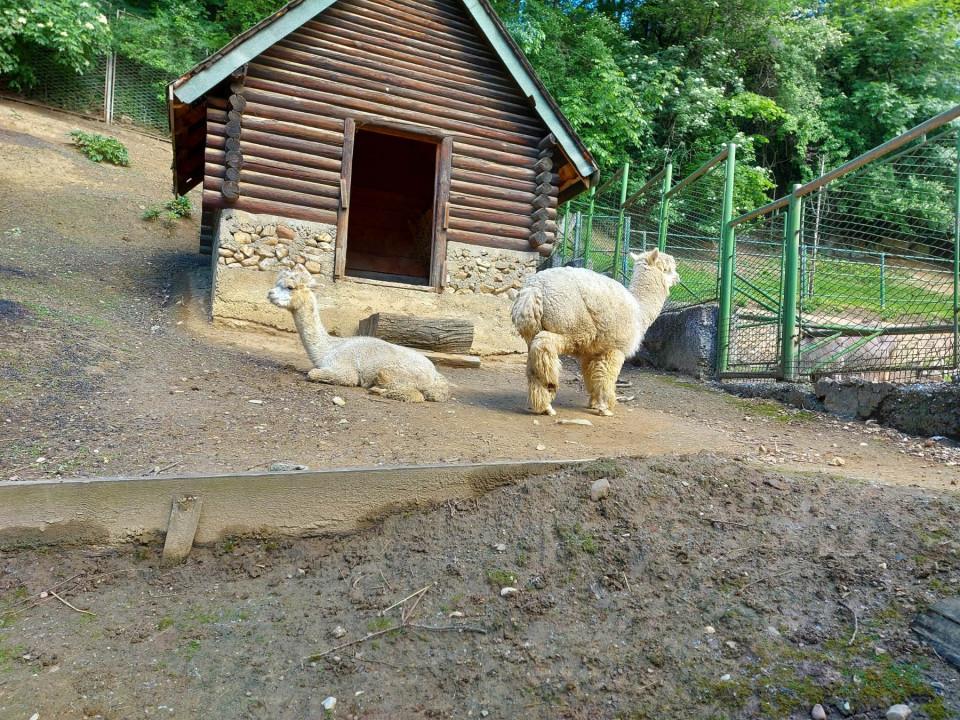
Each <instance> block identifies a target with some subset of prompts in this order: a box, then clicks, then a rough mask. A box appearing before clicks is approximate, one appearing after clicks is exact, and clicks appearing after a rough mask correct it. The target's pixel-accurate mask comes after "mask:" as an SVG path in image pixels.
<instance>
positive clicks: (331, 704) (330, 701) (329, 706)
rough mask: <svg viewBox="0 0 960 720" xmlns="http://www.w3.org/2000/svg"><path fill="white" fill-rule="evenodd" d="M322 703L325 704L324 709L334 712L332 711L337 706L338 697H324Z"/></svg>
mask: <svg viewBox="0 0 960 720" xmlns="http://www.w3.org/2000/svg"><path fill="white" fill-rule="evenodd" d="M321 705H323V709H324V710H326V711H327V712H329V713H332V712H333V709H334V708H335V707H336V706H337V699H336V698H335V697H332V696H331V697H328V698H326V699H324V701H323V702H322V703H321Z"/></svg>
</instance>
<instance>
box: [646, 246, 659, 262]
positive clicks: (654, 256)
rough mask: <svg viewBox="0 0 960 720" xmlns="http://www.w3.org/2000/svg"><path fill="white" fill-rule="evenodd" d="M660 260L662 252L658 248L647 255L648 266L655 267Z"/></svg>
mask: <svg viewBox="0 0 960 720" xmlns="http://www.w3.org/2000/svg"><path fill="white" fill-rule="evenodd" d="M659 258H660V250H659V249H658V248H654V249H653V250H651V251H650V252H648V253H647V265H655V264H656V262H657V260H658V259H659Z"/></svg>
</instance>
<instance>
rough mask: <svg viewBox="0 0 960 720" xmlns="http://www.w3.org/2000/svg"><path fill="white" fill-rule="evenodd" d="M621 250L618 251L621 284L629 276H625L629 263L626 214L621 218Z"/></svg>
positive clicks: (628, 220)
mask: <svg viewBox="0 0 960 720" xmlns="http://www.w3.org/2000/svg"><path fill="white" fill-rule="evenodd" d="M623 239H624V244H623V252H622V253H620V277H621V278H622V279H623V284H624V285H626V284H628V283H629V282H630V278H629V277H628V276H627V270H628V269H629V266H630V263H629V261H628V258H629V257H630V216H629V215H627V216H626V217H625V218H624V219H623Z"/></svg>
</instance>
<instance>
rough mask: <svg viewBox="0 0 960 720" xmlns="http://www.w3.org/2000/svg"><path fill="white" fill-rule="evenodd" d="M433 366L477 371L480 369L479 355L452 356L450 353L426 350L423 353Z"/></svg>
mask: <svg viewBox="0 0 960 720" xmlns="http://www.w3.org/2000/svg"><path fill="white" fill-rule="evenodd" d="M423 355H426V356H427V358H428V359H429V360H430V362H432V363H433V364H434V365H442V366H445V367H452V368H467V369H470V370H478V369H479V368H480V356H479V355H454V354H451V353H441V352H433V351H432V350H428V351H426V352H424V353H423Z"/></svg>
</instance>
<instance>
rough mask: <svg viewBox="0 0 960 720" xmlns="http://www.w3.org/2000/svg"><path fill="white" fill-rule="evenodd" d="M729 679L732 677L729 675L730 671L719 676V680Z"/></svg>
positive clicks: (725, 680)
mask: <svg viewBox="0 0 960 720" xmlns="http://www.w3.org/2000/svg"><path fill="white" fill-rule="evenodd" d="M731 679H732V678H731V676H730V673H726V674H724V675H721V676H720V682H730V680H731Z"/></svg>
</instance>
